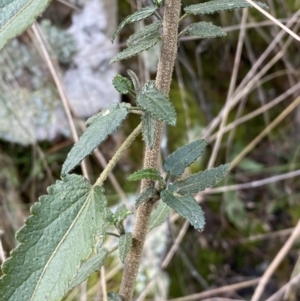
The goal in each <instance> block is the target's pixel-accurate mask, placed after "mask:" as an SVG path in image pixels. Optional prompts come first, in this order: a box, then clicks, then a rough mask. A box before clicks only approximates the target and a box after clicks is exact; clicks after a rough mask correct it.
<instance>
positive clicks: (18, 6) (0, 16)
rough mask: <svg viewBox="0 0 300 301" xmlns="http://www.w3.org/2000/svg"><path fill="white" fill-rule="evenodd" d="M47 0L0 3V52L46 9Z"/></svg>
mask: <svg viewBox="0 0 300 301" xmlns="http://www.w3.org/2000/svg"><path fill="white" fill-rule="evenodd" d="M49 2H50V1H49V0H2V1H1V2H0V50H1V49H2V48H3V46H4V45H5V44H6V42H7V41H9V40H10V39H12V38H14V37H16V36H17V35H19V34H21V33H22V32H23V31H24V30H25V29H26V28H28V27H29V26H30V25H31V24H32V23H33V22H34V21H35V19H36V18H37V17H38V16H39V15H40V14H41V13H42V12H43V11H44V10H45V9H46V7H47V6H48V4H49Z"/></svg>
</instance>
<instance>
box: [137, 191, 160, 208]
mask: <svg viewBox="0 0 300 301" xmlns="http://www.w3.org/2000/svg"><path fill="white" fill-rule="evenodd" d="M157 193H158V190H157V189H156V188H155V187H152V186H150V187H147V188H146V189H145V190H144V191H143V192H141V193H140V194H139V196H138V197H137V199H136V201H135V208H138V207H139V206H140V205H141V204H143V203H144V202H147V201H149V200H150V199H151V198H153V197H154V196H155V195H156V194H157Z"/></svg>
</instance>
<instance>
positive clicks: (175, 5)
mask: <svg viewBox="0 0 300 301" xmlns="http://www.w3.org/2000/svg"><path fill="white" fill-rule="evenodd" d="M180 7H181V0H166V1H165V11H164V18H163V37H162V46H161V53H160V58H159V63H158V70H157V76H156V82H155V85H156V87H157V89H159V90H161V91H162V92H164V93H165V94H166V95H168V94H169V91H170V86H171V81H172V73H173V69H174V63H175V59H176V54H177V41H178V24H179V15H180ZM162 132H163V123H162V122H158V124H157V129H156V137H155V143H154V145H153V148H152V149H151V150H150V149H148V148H147V149H146V151H145V155H144V168H156V169H157V168H158V162H159V155H160V143H161V138H162ZM153 185H154V181H149V180H143V181H142V184H141V191H143V190H144V189H146V188H147V187H150V186H153ZM154 203H155V200H152V201H148V202H146V203H143V204H141V205H140V206H139V208H138V210H137V214H136V222H135V228H134V231H133V239H132V247H131V249H130V251H129V253H128V255H127V257H126V261H125V267H124V274H123V278H122V283H121V288H120V292H119V293H120V295H121V296H122V299H123V301H131V299H132V295H133V291H134V287H135V281H136V276H137V273H138V269H139V265H140V260H141V256H142V251H143V246H144V242H145V238H146V235H147V232H148V225H149V219H150V215H151V212H152V209H153V205H154Z"/></svg>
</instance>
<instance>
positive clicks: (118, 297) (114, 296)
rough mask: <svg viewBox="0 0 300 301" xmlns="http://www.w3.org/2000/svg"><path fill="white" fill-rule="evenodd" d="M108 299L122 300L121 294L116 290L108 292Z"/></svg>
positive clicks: (110, 300) (109, 300)
mask: <svg viewBox="0 0 300 301" xmlns="http://www.w3.org/2000/svg"><path fill="white" fill-rule="evenodd" d="M107 299H108V301H122V298H121V296H120V295H119V294H117V293H115V292H109V293H108V294H107Z"/></svg>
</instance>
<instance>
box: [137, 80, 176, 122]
mask: <svg viewBox="0 0 300 301" xmlns="http://www.w3.org/2000/svg"><path fill="white" fill-rule="evenodd" d="M136 101H137V104H138V105H139V106H141V107H142V108H143V109H144V110H146V111H147V112H149V113H150V114H152V115H154V116H155V117H156V118H157V119H160V120H163V121H165V122H166V123H168V124H170V125H175V124H176V112H175V109H174V106H173V104H172V103H171V102H170V100H169V98H168V96H167V95H165V94H164V93H163V92H162V91H159V90H158V89H156V87H155V84H154V82H153V81H149V82H147V83H146V84H145V85H144V87H143V89H142V91H141V92H140V93H139V94H138V95H137V99H136Z"/></svg>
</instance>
